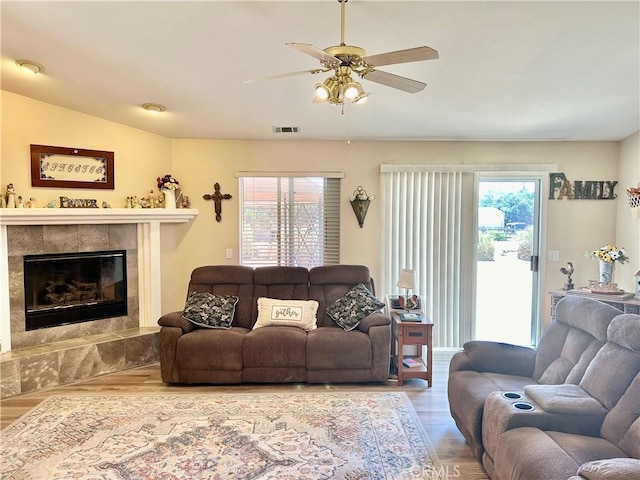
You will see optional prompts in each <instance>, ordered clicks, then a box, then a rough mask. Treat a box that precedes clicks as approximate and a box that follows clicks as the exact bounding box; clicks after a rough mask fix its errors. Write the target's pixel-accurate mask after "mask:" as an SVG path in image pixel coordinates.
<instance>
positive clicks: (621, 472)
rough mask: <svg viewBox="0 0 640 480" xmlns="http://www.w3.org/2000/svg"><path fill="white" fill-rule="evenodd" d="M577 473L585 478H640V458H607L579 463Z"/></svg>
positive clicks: (588, 479) (607, 479)
mask: <svg viewBox="0 0 640 480" xmlns="http://www.w3.org/2000/svg"><path fill="white" fill-rule="evenodd" d="M578 475H581V476H582V477H583V478H586V479H587V480H637V479H640V460H638V459H636V458H608V459H606V460H594V461H593V462H587V463H585V464H584V465H581V466H580V468H579V469H578Z"/></svg>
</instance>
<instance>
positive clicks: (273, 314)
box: [253, 297, 318, 331]
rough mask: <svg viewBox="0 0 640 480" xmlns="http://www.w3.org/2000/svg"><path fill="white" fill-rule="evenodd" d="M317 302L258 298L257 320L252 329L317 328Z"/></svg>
mask: <svg viewBox="0 0 640 480" xmlns="http://www.w3.org/2000/svg"><path fill="white" fill-rule="evenodd" d="M317 313H318V302H316V301H315V300H278V299H275V298H265V297H261V298H259V299H258V320H257V321H256V323H255V325H254V326H253V329H254V330H255V329H256V328H261V327H269V326H275V325H278V326H287V327H298V328H302V329H303V330H307V331H308V330H313V329H315V328H317V326H318V321H317V319H316V314H317Z"/></svg>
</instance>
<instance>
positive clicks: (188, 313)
mask: <svg viewBox="0 0 640 480" xmlns="http://www.w3.org/2000/svg"><path fill="white" fill-rule="evenodd" d="M237 303H238V297H235V296H233V295H213V294H212V293H208V292H191V293H190V294H189V297H188V298H187V303H186V305H185V307H184V310H182V316H183V318H186V319H187V320H189V321H190V322H191V323H194V324H196V325H200V326H201V327H205V328H231V322H233V315H234V313H235V311H236V304H237Z"/></svg>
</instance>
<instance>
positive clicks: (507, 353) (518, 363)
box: [449, 340, 536, 377]
mask: <svg viewBox="0 0 640 480" xmlns="http://www.w3.org/2000/svg"><path fill="white" fill-rule="evenodd" d="M462 348H463V349H464V350H463V351H462V352H458V353H456V354H455V355H454V357H453V358H454V359H455V357H456V356H457V357H459V358H457V359H455V361H453V359H452V363H451V364H450V368H449V373H451V372H453V371H456V370H475V371H477V372H493V373H503V374H505V375H519V376H522V377H531V376H532V375H533V369H534V367H535V361H536V351H535V350H534V349H533V348H529V347H521V346H519V345H511V344H509V343H498V342H488V341H479V340H473V341H471V342H467V343H465V344H464V345H463V346H462ZM463 354H464V355H466V358H465V357H464V355H463ZM454 368H455V369H456V370H454Z"/></svg>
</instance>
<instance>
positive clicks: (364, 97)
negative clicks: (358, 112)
mask: <svg viewBox="0 0 640 480" xmlns="http://www.w3.org/2000/svg"><path fill="white" fill-rule="evenodd" d="M368 99H369V94H368V93H367V92H364V91H363V92H360V93H359V94H358V95H357V96H356V98H354V99H353V100H351V102H353V103H357V104H358V105H360V104H362V103H366V101H367V100H368Z"/></svg>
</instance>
